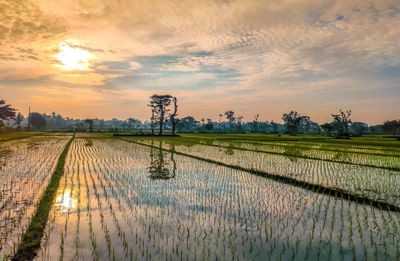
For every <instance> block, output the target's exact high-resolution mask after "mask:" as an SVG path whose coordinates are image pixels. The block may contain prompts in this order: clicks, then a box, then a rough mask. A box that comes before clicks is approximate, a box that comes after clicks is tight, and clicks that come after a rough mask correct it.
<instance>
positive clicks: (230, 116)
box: [224, 111, 236, 129]
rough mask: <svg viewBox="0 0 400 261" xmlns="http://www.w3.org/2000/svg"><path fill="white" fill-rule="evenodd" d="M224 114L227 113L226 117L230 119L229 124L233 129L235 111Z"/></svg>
mask: <svg viewBox="0 0 400 261" xmlns="http://www.w3.org/2000/svg"><path fill="white" fill-rule="evenodd" d="M224 114H225V117H226V119H227V120H228V121H229V126H230V127H231V129H232V128H233V125H234V122H235V120H236V117H235V112H234V111H226V112H225V113H224Z"/></svg>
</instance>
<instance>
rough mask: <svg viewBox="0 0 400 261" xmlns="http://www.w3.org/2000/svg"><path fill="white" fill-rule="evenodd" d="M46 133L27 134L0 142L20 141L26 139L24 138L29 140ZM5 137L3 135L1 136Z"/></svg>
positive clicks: (0, 140)
mask: <svg viewBox="0 0 400 261" xmlns="http://www.w3.org/2000/svg"><path fill="white" fill-rule="evenodd" d="M45 134H46V133H32V134H30V133H29V132H28V133H26V134H23V135H21V136H12V137H10V138H6V139H0V142H5V141H12V140H20V139H26V138H31V137H39V136H44V135H45ZM3 135H5V134H3Z"/></svg>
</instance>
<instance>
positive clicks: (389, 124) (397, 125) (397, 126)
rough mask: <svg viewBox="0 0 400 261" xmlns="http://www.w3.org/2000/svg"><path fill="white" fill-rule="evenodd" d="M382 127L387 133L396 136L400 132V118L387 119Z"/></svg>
mask: <svg viewBox="0 0 400 261" xmlns="http://www.w3.org/2000/svg"><path fill="white" fill-rule="evenodd" d="M382 129H383V131H384V132H385V133H387V134H392V135H393V136H396V135H398V134H400V120H392V121H385V122H384V123H383V126H382Z"/></svg>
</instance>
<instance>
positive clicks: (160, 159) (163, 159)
mask: <svg viewBox="0 0 400 261" xmlns="http://www.w3.org/2000/svg"><path fill="white" fill-rule="evenodd" d="M151 145H153V146H154V143H153V142H152V143H151ZM174 151H175V146H173V147H172V149H171V153H170V154H171V156H170V158H169V159H168V157H167V154H168V153H167V152H164V151H163V150H162V142H161V141H160V145H159V148H154V147H152V148H151V149H150V167H149V172H150V176H149V178H151V179H152V180H157V179H163V180H168V179H171V178H174V177H175V173H176V162H175V159H174V154H175V153H174ZM171 162H172V170H170V168H168V166H169V165H170V164H171Z"/></svg>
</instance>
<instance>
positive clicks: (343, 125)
mask: <svg viewBox="0 0 400 261" xmlns="http://www.w3.org/2000/svg"><path fill="white" fill-rule="evenodd" d="M339 112H340V113H339V114H331V115H332V117H333V122H332V125H333V127H334V129H335V130H336V132H337V136H338V137H349V136H350V132H349V125H350V124H351V119H350V115H351V110H349V111H346V112H344V111H342V110H341V109H340V110H339Z"/></svg>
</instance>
